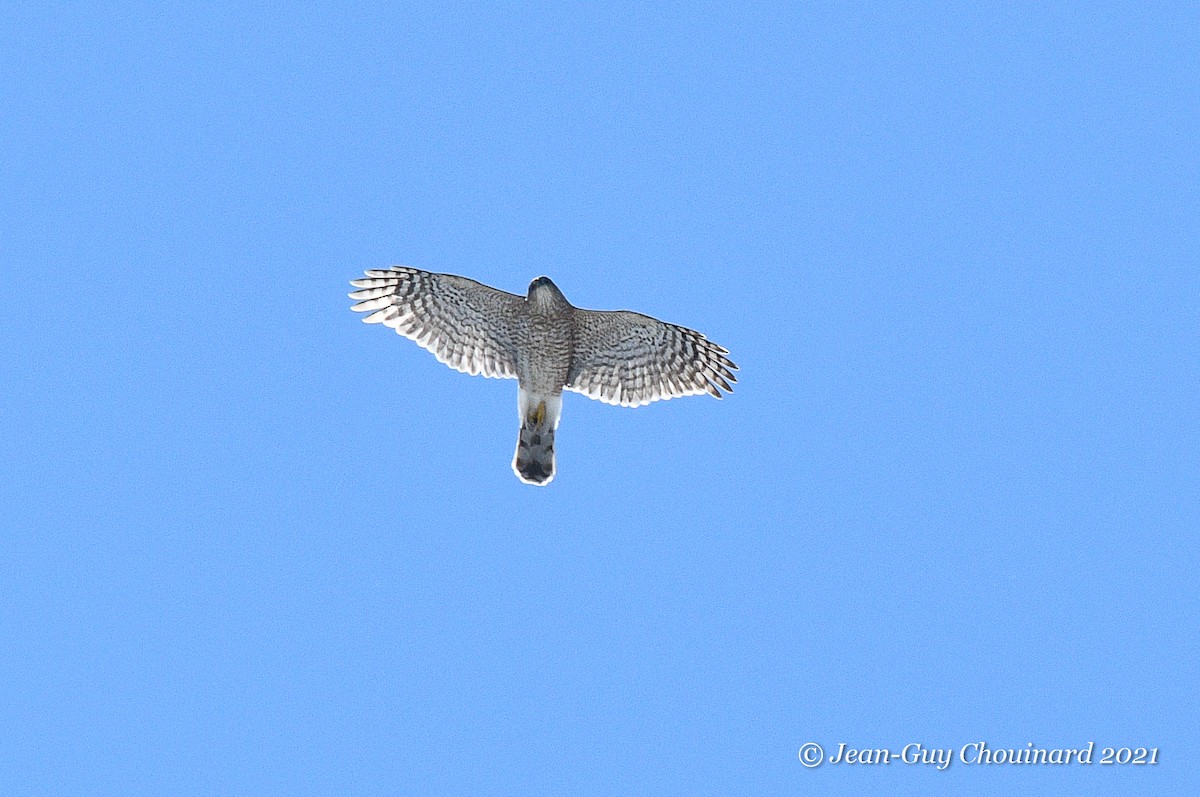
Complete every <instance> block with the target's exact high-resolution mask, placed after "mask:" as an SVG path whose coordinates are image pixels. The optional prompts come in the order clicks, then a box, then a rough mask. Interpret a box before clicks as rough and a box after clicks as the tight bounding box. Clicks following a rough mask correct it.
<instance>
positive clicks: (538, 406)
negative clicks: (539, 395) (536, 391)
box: [513, 396, 562, 485]
mask: <svg viewBox="0 0 1200 797" xmlns="http://www.w3.org/2000/svg"><path fill="white" fill-rule="evenodd" d="M522 398H524V396H522ZM557 399H558V401H557V402H555V401H553V400H546V399H542V400H539V401H537V402H533V401H530V402H528V403H529V404H531V405H532V406H529V407H526V406H525V405H526V402H524V401H522V402H521V404H522V407H521V409H522V412H521V432H520V434H518V436H517V453H516V455H515V456H513V471H515V472H516V474H517V477H518V478H519V479H520V480H521V481H523V482H525V483H526V484H538V485H545V484H549V483H550V480H551V479H553V478H554V430H555V429H556V428H557V427H558V416H559V414H560V412H561V410H562V397H561V396H558V397H557ZM547 405H550V406H547Z"/></svg>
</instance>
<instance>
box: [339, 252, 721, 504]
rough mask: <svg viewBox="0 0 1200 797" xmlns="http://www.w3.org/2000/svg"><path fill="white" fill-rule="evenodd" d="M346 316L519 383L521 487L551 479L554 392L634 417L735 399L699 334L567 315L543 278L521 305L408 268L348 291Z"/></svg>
mask: <svg viewBox="0 0 1200 797" xmlns="http://www.w3.org/2000/svg"><path fill="white" fill-rule="evenodd" d="M350 284H351V285H353V286H354V287H356V288H358V290H356V291H353V292H351V293H350V294H349V296H350V298H351V299H354V300H355V301H356V302H357V304H355V305H354V306H353V307H352V308H351V309H352V310H354V311H356V312H359V313H369V315H367V316H365V317H364V318H363V321H364V322H365V323H368V324H383V325H385V326H389V327H391V328H392V329H394V330H396V332H397V333H399V334H401V335H403V336H404V337H406V338H408V339H409V340H412V341H415V342H416V343H417V345H419V346H421V347H422V348H424V349H427V350H428V351H430V352H432V353H433V354H434V356H436V357H437V358H438V359H439V360H441V361H442V362H444V363H445V364H446V365H448V366H450V367H451V368H454V369H456V370H458V371H463V372H464V373H468V374H473V375H475V374H478V375H482V376H487V377H495V378H499V379H516V380H517V411H518V413H519V415H520V418H521V431H520V433H519V435H518V436H517V451H516V454H515V455H514V456H513V471H514V472H515V473H516V474H517V477H518V478H519V479H520V480H521V481H523V482H525V483H526V484H537V485H545V484H549V483H550V480H551V479H553V478H554V472H555V463H554V432H555V430H556V429H558V421H559V417H560V416H561V415H562V392H563V390H564V389H565V390H571V391H574V392H576V393H582V394H583V395H585V396H587V397H588V398H594V399H599V400H600V401H603V402H604V403H606V404H620V405H621V406H623V407H640V406H641V405H643V404H649V403H650V402H652V401H658V400H659V399H669V398H675V397H676V396H696V395H700V394H702V393H707V394H709V395H710V396H715V397H716V398H721V396H722V393H721V391H722V390H725V391H729V392H732V391H733V387H732V386H731V385H730V382H736V381H737V379H736V378H735V377H734V375H733V372H734V371H735V370H737V366H736V365H734V364H733V361H731V360H730V359H729V358H728V357H727V356H726V355H727V354H728V353H729V352H728V350H726V349H723V348H721V347H720V346H718V345H717V344H715V343H713V342H711V341H710V340H708V339H707V338H705V337H704V336H703V335H701V334H700V333H699V332H696V331H694V330H691V329H686V328H684V327H680V326H675V325H674V324H666V323H663V322H662V321H659V320H657V319H654V318H651V317H650V316H645V315H642V314H641V313H633V312H629V311H627V310H612V311H609V310H583V309H580V308H578V307H574V306H572V305H571V303H570V302H568V301H567V299H566V297H565V296H563V295H562V291H560V290H559V289H558V287H557V286H556V285H555V284H554V283H553V282H551V281H550V279H549V278H548V277H538V278H537V279H535V280H534V281H533V282H531V283H529V291H528V292H527V293H526V295H525V296H518V295H516V294H512V293H506V292H504V291H501V290H497V289H495V288H491V287H488V286H487V285H484V284H482V283H479V282H476V281H475V280H472V279H467V278H466V277H458V276H455V275H453V274H434V273H431V272H428V271H421V270H419V269H415V268H408V267H407V266H392V267H391V268H388V269H372V270H369V271H367V272H366V278H365V279H357V280H351V281H350Z"/></svg>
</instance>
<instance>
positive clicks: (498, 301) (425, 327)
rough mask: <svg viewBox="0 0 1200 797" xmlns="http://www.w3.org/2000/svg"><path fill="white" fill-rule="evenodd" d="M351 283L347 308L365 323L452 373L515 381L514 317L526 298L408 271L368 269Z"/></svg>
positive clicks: (473, 283)
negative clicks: (431, 357)
mask: <svg viewBox="0 0 1200 797" xmlns="http://www.w3.org/2000/svg"><path fill="white" fill-rule="evenodd" d="M366 275H367V276H366V279H357V280H351V282H350V284H351V285H353V286H354V287H356V288H358V289H359V290H356V291H353V292H352V293H350V294H349V296H350V298H351V299H355V300H356V301H357V302H358V304H356V305H354V306H353V307H352V308H351V309H352V310H355V311H356V312H359V313H370V315H368V316H366V317H365V318H363V321H364V322H365V323H368V324H383V325H385V326H389V327H391V328H392V329H394V330H396V332H397V333H399V334H401V335H403V336H404V337H406V338H408V339H409V340H412V341H415V342H416V343H417V345H419V346H421V347H422V348H424V349H427V350H428V351H430V352H432V353H433V355H434V356H435V357H437V358H438V359H439V360H441V361H442V362H444V363H445V364H446V365H448V366H450V367H451V368H454V369H455V370H458V371H462V372H464V373H468V374H481V375H483V376H490V377H497V378H507V379H515V378H516V377H517V354H516V352H517V344H516V341H515V336H516V324H515V323H514V320H515V318H516V317H517V315H518V313H519V310H520V307H521V303H522V302H524V299H523V298H522V297H520V296H516V295H514V294H511V293H505V292H504V291H499V290H496V289H495V288H490V287H488V286H487V285H484V284H483V283H480V282H476V281H475V280H471V279H467V278H466V277H458V276H455V275H453V274H434V273H432V272H429V271H421V270H419V269H415V268H408V267H407V266H392V267H391V268H389V269H372V270H370V271H367V272H366Z"/></svg>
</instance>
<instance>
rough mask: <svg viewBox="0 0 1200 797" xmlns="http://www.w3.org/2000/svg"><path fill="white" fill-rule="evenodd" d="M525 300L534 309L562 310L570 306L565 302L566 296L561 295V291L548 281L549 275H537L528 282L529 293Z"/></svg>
mask: <svg viewBox="0 0 1200 797" xmlns="http://www.w3.org/2000/svg"><path fill="white" fill-rule="evenodd" d="M526 301H528V302H529V304H530V305H531V306H532V308H533V309H534V310H541V311H549V310H556V309H557V310H562V309H564V308H567V307H570V306H571V305H570V303H569V302H567V297H565V296H563V295H562V291H560V290H559V289H558V286H557V285H555V284H554V283H553V282H551V281H550V278H549V277H538V278H537V279H535V280H534V281H533V282H531V283H529V295H528V296H527V297H526Z"/></svg>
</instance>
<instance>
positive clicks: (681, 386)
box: [566, 310, 737, 407]
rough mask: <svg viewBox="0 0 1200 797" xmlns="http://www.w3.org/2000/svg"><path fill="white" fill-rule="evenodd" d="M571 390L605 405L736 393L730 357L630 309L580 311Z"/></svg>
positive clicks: (691, 334)
mask: <svg viewBox="0 0 1200 797" xmlns="http://www.w3.org/2000/svg"><path fill="white" fill-rule="evenodd" d="M574 323H575V352H574V356H573V358H572V361H571V368H570V371H569V372H568V373H567V384H566V389H567V390H572V391H574V392H576V393H582V394H583V395H585V396H587V397H589V398H594V399H599V400H600V401H603V402H604V403H606V404H620V405H622V406H624V407H638V406H641V405H643V404H649V403H650V402H652V401H658V400H659V399H669V398H675V397H676V396H697V395H700V394H702V393H708V394H709V395H711V396H716V397H717V398H721V395H722V394H721V391H722V390H727V391H730V392H732V391H733V387H732V386H731V385H730V382H736V381H737V378H736V377H735V376H734V375H733V372H734V371H736V370H737V366H736V365H734V364H733V361H732V360H730V359H729V358H728V357H727V356H725V355H727V354H728V353H729V352H728V351H727V350H726V349H724V348H722V347H720V346H718V345H717V344H715V343H713V342H712V341H710V340H708V339H707V338H705V337H704V336H703V335H701V334H700V333H699V332H696V331H695V330H691V329H687V328H686V327H680V326H676V325H674V324H666V323H663V322H662V321H658V320H657V319H654V318H651V317H650V316H646V315H642V314H641V313H632V312H629V311H627V310H615V311H603V310H576V311H575V313H574Z"/></svg>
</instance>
